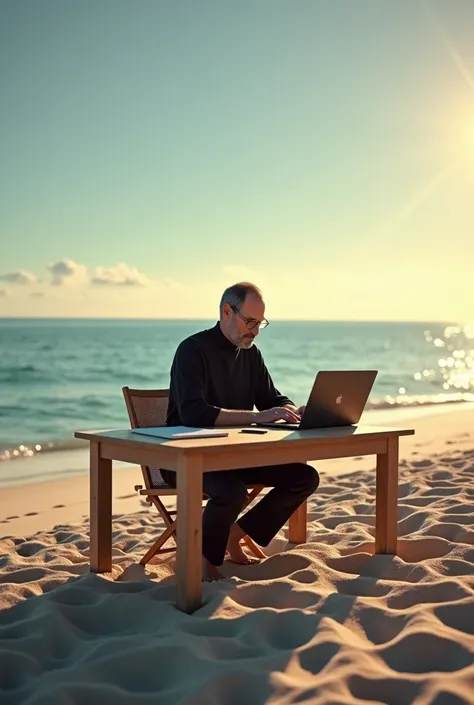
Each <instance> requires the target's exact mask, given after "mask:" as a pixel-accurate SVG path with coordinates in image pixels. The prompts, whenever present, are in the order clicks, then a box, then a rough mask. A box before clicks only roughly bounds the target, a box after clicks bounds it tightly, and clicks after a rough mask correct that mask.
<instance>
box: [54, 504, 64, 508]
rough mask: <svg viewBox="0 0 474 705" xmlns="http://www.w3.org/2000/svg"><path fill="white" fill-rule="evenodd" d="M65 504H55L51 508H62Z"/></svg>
mask: <svg viewBox="0 0 474 705" xmlns="http://www.w3.org/2000/svg"><path fill="white" fill-rule="evenodd" d="M65 506H66V505H65V504H55V505H54V507H53V509H63V508H64V507H65Z"/></svg>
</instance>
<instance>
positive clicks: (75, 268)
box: [48, 259, 87, 286]
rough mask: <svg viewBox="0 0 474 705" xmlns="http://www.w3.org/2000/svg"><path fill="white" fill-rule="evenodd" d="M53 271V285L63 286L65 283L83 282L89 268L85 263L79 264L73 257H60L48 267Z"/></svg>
mask: <svg viewBox="0 0 474 705" xmlns="http://www.w3.org/2000/svg"><path fill="white" fill-rule="evenodd" d="M48 270H49V272H50V273H51V284H52V285H53V286H63V284H72V283H75V284H77V283H81V282H84V281H85V280H86V278H87V269H86V267H85V266H84V265H83V264H78V263H77V262H74V261H73V260H72V259H60V260H58V261H57V262H53V263H52V264H50V265H49V267H48Z"/></svg>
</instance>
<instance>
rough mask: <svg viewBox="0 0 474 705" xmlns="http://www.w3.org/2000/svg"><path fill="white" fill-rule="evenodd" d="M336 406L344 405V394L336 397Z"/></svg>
mask: <svg viewBox="0 0 474 705" xmlns="http://www.w3.org/2000/svg"><path fill="white" fill-rule="evenodd" d="M336 404H342V394H339V396H338V397H336Z"/></svg>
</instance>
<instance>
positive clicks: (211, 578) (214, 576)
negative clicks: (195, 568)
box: [202, 558, 224, 583]
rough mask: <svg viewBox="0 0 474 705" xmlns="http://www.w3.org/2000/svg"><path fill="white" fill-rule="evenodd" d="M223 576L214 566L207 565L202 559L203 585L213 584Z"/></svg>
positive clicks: (207, 562)
mask: <svg viewBox="0 0 474 705" xmlns="http://www.w3.org/2000/svg"><path fill="white" fill-rule="evenodd" d="M223 579H224V576H223V575H222V573H221V571H220V570H219V568H217V567H216V566H215V565H212V563H209V561H207V560H206V559H205V558H203V559H202V581H203V583H214V582H215V581H216V580H223Z"/></svg>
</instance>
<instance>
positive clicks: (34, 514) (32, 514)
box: [24, 512, 38, 517]
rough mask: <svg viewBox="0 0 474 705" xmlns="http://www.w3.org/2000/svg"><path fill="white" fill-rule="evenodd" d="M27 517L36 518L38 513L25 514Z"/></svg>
mask: <svg viewBox="0 0 474 705" xmlns="http://www.w3.org/2000/svg"><path fill="white" fill-rule="evenodd" d="M24 516H25V517H36V516H38V512H28V513H27V514H24Z"/></svg>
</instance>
